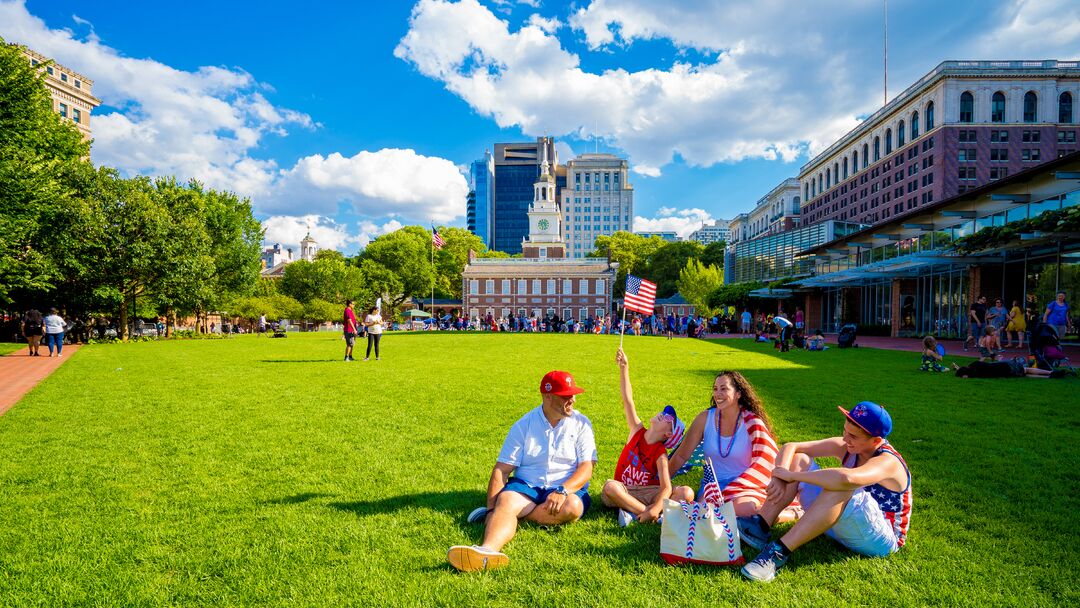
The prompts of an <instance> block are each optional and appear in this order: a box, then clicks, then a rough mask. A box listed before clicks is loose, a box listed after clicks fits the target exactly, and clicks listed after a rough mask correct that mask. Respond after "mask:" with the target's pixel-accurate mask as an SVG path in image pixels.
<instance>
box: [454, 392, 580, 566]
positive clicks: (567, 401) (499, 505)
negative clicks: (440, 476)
mask: <svg viewBox="0 0 1080 608" xmlns="http://www.w3.org/2000/svg"><path fill="white" fill-rule="evenodd" d="M582 392H584V391H583V390H582V389H581V388H580V387H579V386H577V384H576V383H575V382H574V377H573V376H571V375H570V374H569V373H567V372H562V371H552V372H548V373H547V375H545V376H544V378H543V379H542V380H541V381H540V394H541V399H542V403H541V404H540V407H537V408H535V409H532V410H530V411H529V412H528V413H527V414H525V415H524V416H522V417H521V418H520V419H519V420H518V421H517V422H515V423H514V426H512V427H510V433H509V434H507V436H506V440H505V441H504V442H503V446H502V450H500V451H499V458H498V461H497V462H496V463H495V467H494V468H493V469H492V470H491V479H490V480H489V481H488V491H487V505H486V506H484V507H480V508H477V509H474V510H473V512H472V513H470V514H469V517H468V521H469V523H477V522H480V521H483V522H484V539H483V541H482V542H481V544H479V545H473V546H471V547H470V546H465V545H455V546H453V547H450V551H449V552H447V554H446V558H447V560H448V561H449V562H450V565H451V566H453V567H454V568H457V569H458V570H460V571H462V572H474V571H476V570H491V569H494V568H501V567H503V566H505V565H507V564H509V563H510V560H509V558H508V557H507V556H506V554H504V553H502V552H501V551H502V548H503V546H504V545H506V543H508V542H510V539H512V538H514V533H515V532H517V526H518V521H519V520H522V519H525V520H528V521H531V522H534V523H537V524H540V525H542V526H555V525H560V524H567V523H570V522H572V521H575V520H577V519H580V518H581V516H582V515H584V514H585V512H586V511H588V510H589V505H590V503H591V502H592V501H591V499H590V498H589V479H591V478H592V474H593V468H594V467H595V465H596V439H595V438H594V436H593V428H592V422H590V421H589V419H588V418H586V417H585V416H583V415H582V414H581V412H578V411H575V410H574V401H575V398H576V397H577V395H578V394H580V393H582Z"/></svg>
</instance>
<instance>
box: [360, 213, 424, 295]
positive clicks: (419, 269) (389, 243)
mask: <svg viewBox="0 0 1080 608" xmlns="http://www.w3.org/2000/svg"><path fill="white" fill-rule="evenodd" d="M358 257H359V261H360V263H361V264H363V262H364V261H365V260H370V261H372V262H376V263H378V264H379V265H381V266H382V267H384V268H386V269H387V270H389V271H390V272H392V273H393V274H394V275H395V276H396V277H397V279H398V280H399V281H400V284H401V290H400V291H399V292H398V293H396V294H389V293H388V294H386V296H387V297H388V298H389V299H390V301H389V302H385V303H386V304H388V306H387V308H389V309H390V310H397V308H398V307H399V306H400V305H401V303H402V302H404V301H406V300H408V299H409V298H412V297H419V298H423V297H426V296H427V295H428V294H430V293H431V289H432V285H433V282H434V280H435V274H434V272H433V265H432V263H431V233H430V232H429V231H428V230H427V229H426V228H422V227H420V226H405V227H404V228H400V229H398V230H395V231H394V232H391V233H389V234H384V235H382V236H380V237H379V238H377V239H375V240H374V241H371V243H369V244H368V246H367V247H366V248H365V249H364V251H363V252H362V253H361V254H360V255H359V256H358Z"/></svg>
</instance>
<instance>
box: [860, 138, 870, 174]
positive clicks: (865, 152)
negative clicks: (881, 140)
mask: <svg viewBox="0 0 1080 608" xmlns="http://www.w3.org/2000/svg"><path fill="white" fill-rule="evenodd" d="M869 165H870V145H869V144H863V145H862V168H863V169H865V168H867V167H868V166H869Z"/></svg>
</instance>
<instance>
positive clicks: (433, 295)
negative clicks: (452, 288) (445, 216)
mask: <svg viewBox="0 0 1080 608" xmlns="http://www.w3.org/2000/svg"><path fill="white" fill-rule="evenodd" d="M431 234H432V235H434V234H435V225H434V224H432V225H431ZM430 240H431V301H430V302H431V303H430V304H429V305H428V306H429V308H428V312H429V313H430V314H431V316H432V318H433V319H434V317H435V237H434V236H432V237H431V239H430Z"/></svg>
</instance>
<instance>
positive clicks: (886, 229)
mask: <svg viewBox="0 0 1080 608" xmlns="http://www.w3.org/2000/svg"><path fill="white" fill-rule="evenodd" d="M1076 168H1080V152H1074V153H1072V154H1068V155H1065V156H1063V157H1061V158H1057V159H1054V160H1051V161H1047V162H1045V163H1042V164H1039V165H1036V166H1034V167H1031V168H1030V169H1025V170H1024V171H1021V172H1019V173H1016V174H1015V175H1010V176H1009V177H1007V178H1004V179H1000V180H997V181H994V182H990V183H988V184H986V185H984V186H980V187H979V188H976V189H974V190H969V191H968V192H964V193H963V194H958V195H956V196H953V197H951V198H947V199H943V200H940V201H938V202H936V203H932V204H929V205H926V206H925V207H920V208H917V209H912V210H911V211H909V212H907V213H904V214H901V215H897V216H895V217H893V218H892V219H890V220H889V221H886V222H881V223H879V224H876V225H874V226H871V227H868V228H864V229H862V230H859V231H857V232H854V233H852V234H849V235H847V236H844V237H841V238H837V239H833V240H832V241H829V242H828V243H823V244H821V245H817V246H815V247H811V248H809V249H806V250H803V251H800V252H799V253H797V254H796V256H795V257H797V258H799V257H806V256H814V255H820V254H831V255H843V253H841V252H844V251H846V249H847V248H850V247H878V246H881V245H887V244H889V243H893V242H895V241H897V240H904V239H908V238H914V237H918V236H921V235H922V234H923V233H925V232H927V231H932V230H944V229H946V228H952V227H954V226H956V225H958V224H962V223H964V222H966V221H970V220H971V219H973V218H974V217H976V215H978V216H986V215H993V214H994V213H997V212H999V211H1005V210H1008V209H1010V208H1012V207H1014V206H1015V205H1016V204H1017V203H1018V202H1020V201H1018V200H1017V199H1018V198H1022V196H1018V195H1017V194H1015V193H1009V192H1008V191H1009V189H1010V186H1014V185H1019V184H1025V183H1028V182H1030V181H1031V180H1032V179H1033V178H1035V177H1036V176H1043V175H1047V174H1051V175H1054V176H1055V177H1056V178H1057V179H1061V177H1058V176H1060V175H1062V174H1065V175H1066V176H1069V175H1070V174H1071V173H1072V171H1071V170H1073V169H1076ZM1059 169H1063V170H1059ZM1066 179H1076V180H1077V181H1080V177H1066ZM1002 191H1004V192H1002ZM1021 194H1023V193H1021ZM832 274H836V273H832Z"/></svg>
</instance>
